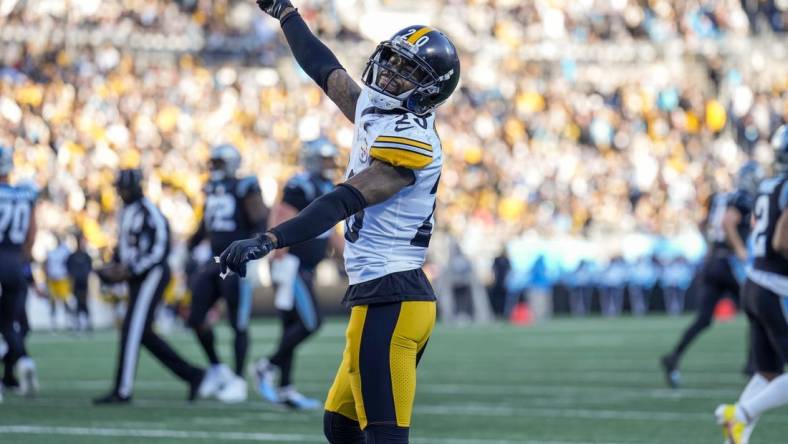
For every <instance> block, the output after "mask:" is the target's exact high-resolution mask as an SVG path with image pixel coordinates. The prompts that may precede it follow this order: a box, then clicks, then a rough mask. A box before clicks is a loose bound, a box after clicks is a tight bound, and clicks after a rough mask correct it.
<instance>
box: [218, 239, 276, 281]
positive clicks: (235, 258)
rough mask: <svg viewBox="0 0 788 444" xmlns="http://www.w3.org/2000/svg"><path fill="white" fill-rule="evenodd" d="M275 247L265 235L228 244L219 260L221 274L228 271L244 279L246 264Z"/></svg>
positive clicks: (263, 255)
mask: <svg viewBox="0 0 788 444" xmlns="http://www.w3.org/2000/svg"><path fill="white" fill-rule="evenodd" d="M274 248H276V246H275V245H274V243H273V242H272V241H271V238H269V237H268V236H266V235H265V234H258V235H257V236H255V237H253V238H251V239H243V240H238V241H235V242H233V243H231V244H230V246H229V247H227V248H226V249H225V250H224V251H223V252H222V255H221V257H220V258H219V266H220V267H221V272H222V274H225V273H227V270H228V269H229V270H230V271H232V272H233V273H235V274H237V275H238V276H240V277H242V278H243V277H246V263H247V262H249V261H253V260H256V259H260V258H263V257H265V255H266V254H268V253H270V252H271V251H272V250H273V249H274Z"/></svg>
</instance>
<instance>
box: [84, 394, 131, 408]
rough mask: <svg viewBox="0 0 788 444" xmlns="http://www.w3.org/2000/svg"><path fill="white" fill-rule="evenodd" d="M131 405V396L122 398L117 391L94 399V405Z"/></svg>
mask: <svg viewBox="0 0 788 444" xmlns="http://www.w3.org/2000/svg"><path fill="white" fill-rule="evenodd" d="M129 403H131V397H130V396H120V395H119V394H118V393H117V392H115V391H112V392H110V393H108V394H106V395H104V396H99V397H98V398H95V399H93V405H125V404H129Z"/></svg>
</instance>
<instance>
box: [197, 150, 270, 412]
mask: <svg viewBox="0 0 788 444" xmlns="http://www.w3.org/2000/svg"><path fill="white" fill-rule="evenodd" d="M240 166H241V156H240V154H239V153H238V150H237V149H236V148H235V147H234V146H232V145H228V144H223V145H218V146H216V147H214V148H213V150H212V152H211V157H210V161H209V169H210V179H209V181H208V183H207V184H206V185H205V205H204V209H203V218H202V221H200V225H199V227H198V229H197V232H196V233H194V235H193V236H192V237H191V239H189V250H193V249H194V248H195V247H196V246H197V245H199V244H200V243H201V242H202V241H203V240H204V239H208V240H209V241H210V244H211V250H212V252H213V255H214V256H218V255H219V254H221V252H222V251H223V250H224V249H225V248H227V246H228V245H230V243H232V242H233V241H235V240H238V239H244V238H247V237H250V236H252V234H253V233H257V232H259V231H260V230H265V227H266V219H267V217H268V209H267V208H266V206H265V204H264V203H263V198H262V193H261V191H260V185H259V183H258V181H257V178H256V177H254V176H249V177H243V178H239V177H236V173H237V171H238V169H239V167H240ZM190 287H191V292H192V306H191V314H190V315H189V320H188V324H189V326H190V327H191V328H192V329H194V331H195V333H196V335H197V339H198V340H199V342H200V344H201V345H202V348H203V350H205V354H206V355H207V357H208V360H209V361H210V363H211V367H210V368H209V369H208V373H207V375H206V381H207V382H206V384H205V385H204V386H203V388H204V390H202V391H201V393H200V396H202V397H207V396H210V395H212V394H216V395H217V397H218V398H219V399H220V400H222V401H225V402H240V401H243V400H245V399H246V392H247V390H246V382H245V380H244V378H243V370H244V367H245V364H246V355H247V350H248V348H249V333H248V331H247V329H248V327H249V316H250V314H251V310H252V290H251V287H250V286H249V283H248V282H247V281H244V280H241V279H239V278H238V276H229V277H228V278H227V279H221V278H219V265H218V264H216V263H214V262H213V261H209V262H208V263H206V264H204V265H203V266H202V267H201V268H200V269H199V270H198V271H197V272H196V274H195V275H194V276H193V277H192V279H191V282H190ZM220 298H223V299H224V301H225V303H226V307H227V316H228V319H229V321H230V325H231V326H232V328H233V330H234V332H235V341H234V349H235V373H234V374H233V372H232V371H230V370H229V369H228V367H227V366H225V365H223V364H222V363H221V361H220V360H219V355H218V354H217V352H216V345H215V339H214V334H213V329H212V327H211V325H210V324H209V323H208V322H206V317H207V314H208V311H209V310H210V309H211V308H212V307H213V306H214V304H216V302H217V301H218V300H219V299H220Z"/></svg>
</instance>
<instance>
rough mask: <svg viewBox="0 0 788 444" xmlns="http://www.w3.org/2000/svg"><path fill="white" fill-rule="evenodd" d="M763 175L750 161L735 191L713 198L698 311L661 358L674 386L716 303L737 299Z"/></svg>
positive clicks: (710, 319) (708, 321)
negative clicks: (726, 299) (684, 358)
mask: <svg viewBox="0 0 788 444" xmlns="http://www.w3.org/2000/svg"><path fill="white" fill-rule="evenodd" d="M761 179H763V169H762V168H761V167H760V166H759V165H758V164H757V163H756V162H754V161H749V162H747V163H745V164H744V165H743V166H742V167H741V168H740V169H739V172H738V174H737V176H736V188H737V189H736V191H734V192H732V193H725V194H716V195H714V196H713V197H712V199H711V205H710V207H709V212H708V215H707V218H706V222H705V224H704V225H705V228H706V234H707V238H708V242H709V252H708V254H707V256H706V260H705V261H704V263H703V266H702V268H701V270H700V279H701V280H702V285H701V288H700V297H699V303H698V308H697V315H696V317H695V320H694V321H693V322H692V324H691V325H690V326H689V327H688V328H687V330H685V331H684V334H683V335H682V336H681V338H680V339H679V342H678V343H677V344H676V346H675V348H674V349H673V351H671V352H670V353H669V354H667V355H665V356H663V357H662V360H661V364H662V369H663V370H664V372H665V379H666V381H667V383H668V385H670V386H671V387H673V388H676V387H678V385H679V383H680V381H681V374H680V373H679V370H678V367H679V362H680V360H681V357H682V355H683V354H684V352H685V351H686V350H687V348H688V347H689V345H690V344H691V343H692V342H693V341H694V340H695V338H697V336H698V335H699V334H700V333H701V332H703V331H704V330H705V329H707V328H708V327H709V326H711V323H712V320H713V319H714V308H715V307H716V306H717V303H718V302H719V301H720V300H721V299H722V298H724V297H726V296H729V297H731V298H732V299H733V300H734V301H736V302H738V296H739V284H740V282H742V281H743V279H744V264H745V263H746V261H747V247H746V239H747V236H748V235H749V231H750V212H751V211H752V207H753V202H754V197H755V193H756V191H757V189H758V183H759V182H760V180H761Z"/></svg>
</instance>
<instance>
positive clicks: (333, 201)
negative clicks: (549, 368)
mask: <svg viewBox="0 0 788 444" xmlns="http://www.w3.org/2000/svg"><path fill="white" fill-rule="evenodd" d="M366 206H367V200H366V199H365V198H364V195H362V194H361V191H359V190H357V189H356V188H355V187H353V186H352V185H349V184H346V183H343V184H339V185H337V187H336V188H335V189H334V191H331V192H330V193H326V194H324V195H322V196H320V197H319V198H317V199H315V200H314V201H313V202H312V203H311V204H309V205H308V206H307V207H306V208H304V209H303V210H301V212H300V213H298V215H297V216H296V217H294V218H292V219H290V220H288V221H286V222H283V223H282V224H280V225H279V226H277V227H274V228H272V229H271V233H273V234H274V235H275V236H276V239H277V242H276V248H285V247H289V246H291V245H295V244H298V243H301V242H304V241H308V240H310V239H314V238H315V237H317V236H320V235H321V234H323V233H325V232H326V231H328V230H330V229H331V228H333V227H334V225H336V224H337V222H340V221H342V220H345V219H347V218H348V217H350V216H351V215H353V214H356V213H358V212H359V211H361V210H363V209H364V208H366Z"/></svg>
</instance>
